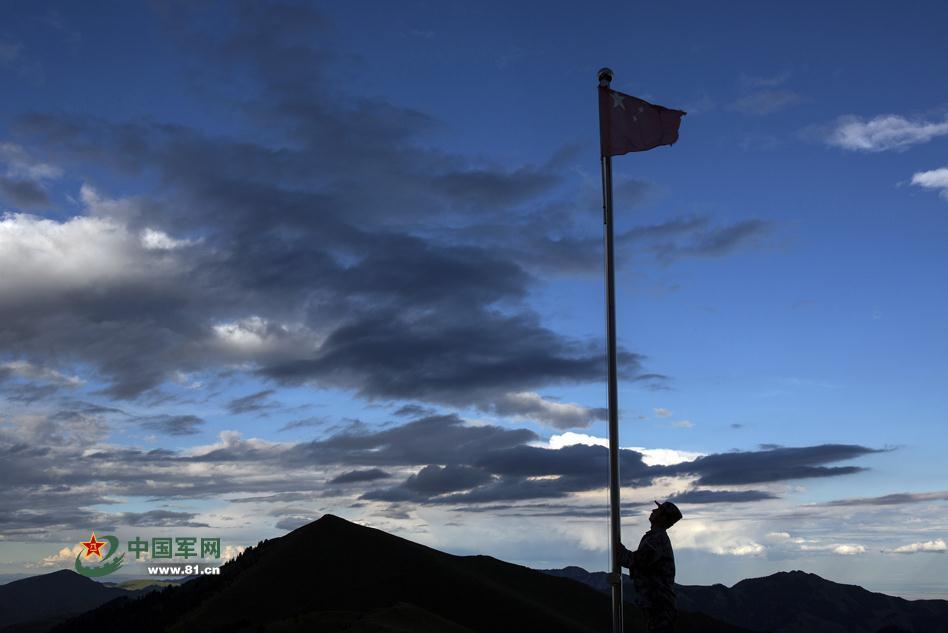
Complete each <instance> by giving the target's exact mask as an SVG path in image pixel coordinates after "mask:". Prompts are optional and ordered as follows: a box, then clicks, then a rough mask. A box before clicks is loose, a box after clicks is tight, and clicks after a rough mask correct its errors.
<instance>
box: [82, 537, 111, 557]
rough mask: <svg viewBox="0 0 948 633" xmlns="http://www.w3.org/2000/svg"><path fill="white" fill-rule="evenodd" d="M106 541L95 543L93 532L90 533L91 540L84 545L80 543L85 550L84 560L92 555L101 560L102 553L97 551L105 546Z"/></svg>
mask: <svg viewBox="0 0 948 633" xmlns="http://www.w3.org/2000/svg"><path fill="white" fill-rule="evenodd" d="M107 542H108V541H97V540H95V532H93V533H92V538H91V539H90V540H88V541H86V542H84V543H80V544H81V545H82V546H83V547H85V548H86V558H89V557H90V556H92V555H93V554H95V555H96V556H98V557H99V558H102V552H100V551H99V550H100V549H102V546H103V545H105V544H106V543H107Z"/></svg>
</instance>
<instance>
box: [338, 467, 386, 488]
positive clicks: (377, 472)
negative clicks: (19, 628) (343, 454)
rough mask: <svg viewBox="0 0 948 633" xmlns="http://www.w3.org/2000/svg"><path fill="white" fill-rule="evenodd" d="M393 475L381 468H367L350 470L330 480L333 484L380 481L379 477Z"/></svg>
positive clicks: (384, 477)
mask: <svg viewBox="0 0 948 633" xmlns="http://www.w3.org/2000/svg"><path fill="white" fill-rule="evenodd" d="M391 476H392V475H391V474H389V473H387V472H385V471H384V470H382V469H381V468H368V469H366V470H350V471H347V472H344V473H342V474H341V475H338V476H336V477H333V478H332V479H330V480H329V483H331V484H351V483H356V482H363V481H378V480H379V479H388V478H389V477H391Z"/></svg>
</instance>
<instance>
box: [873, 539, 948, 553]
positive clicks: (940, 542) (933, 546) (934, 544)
mask: <svg viewBox="0 0 948 633" xmlns="http://www.w3.org/2000/svg"><path fill="white" fill-rule="evenodd" d="M945 550H946V547H945V539H940V538H939V539H935V540H933V541H925V542H924V543H912V544H910V545H902V546H900V547H896V548H895V549H891V550H883V551H887V552H890V553H892V554H917V553H919V552H933V553H944V552H945Z"/></svg>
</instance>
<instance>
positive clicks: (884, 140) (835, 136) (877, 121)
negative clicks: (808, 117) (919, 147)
mask: <svg viewBox="0 0 948 633" xmlns="http://www.w3.org/2000/svg"><path fill="white" fill-rule="evenodd" d="M944 135H948V120H945V121H940V122H930V121H922V120H914V121H913V120H909V119H906V118H905V117H902V116H899V115H896V114H883V115H880V116H877V117H874V118H872V119H868V120H863V119H861V118H860V117H856V116H844V117H840V118H839V119H838V120H837V122H836V127H835V128H834V129H833V130H832V132H830V135H829V137H828V138H827V139H826V142H827V143H829V144H830V145H835V146H837V147H842V148H843V149H848V150H854V151H864V152H884V151H886V150H890V149H896V150H899V149H905V148H907V147H909V146H911V145H916V144H918V143H927V142H928V141H930V140H932V139H933V138H935V137H937V136H944Z"/></svg>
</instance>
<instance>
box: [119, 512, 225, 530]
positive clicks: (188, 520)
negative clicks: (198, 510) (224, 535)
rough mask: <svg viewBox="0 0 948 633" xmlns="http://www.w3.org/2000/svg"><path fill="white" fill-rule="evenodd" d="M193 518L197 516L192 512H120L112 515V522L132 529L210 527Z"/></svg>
mask: <svg viewBox="0 0 948 633" xmlns="http://www.w3.org/2000/svg"><path fill="white" fill-rule="evenodd" d="M195 516H197V515H195V514H194V513H192V512H172V511H171V510H149V511H147V512H121V513H119V514H117V515H113V520H115V521H116V522H118V523H120V524H122V525H131V526H134V527H210V526H209V525H208V524H207V523H201V522H198V521H194V520H193V519H194V517H195Z"/></svg>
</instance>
